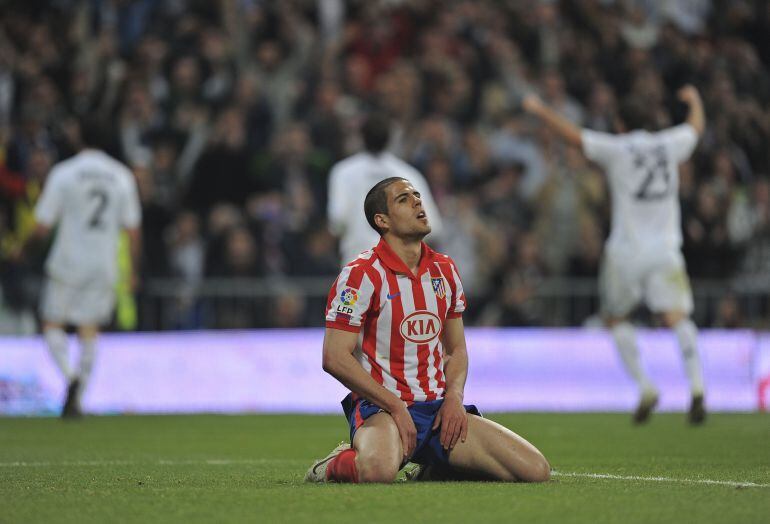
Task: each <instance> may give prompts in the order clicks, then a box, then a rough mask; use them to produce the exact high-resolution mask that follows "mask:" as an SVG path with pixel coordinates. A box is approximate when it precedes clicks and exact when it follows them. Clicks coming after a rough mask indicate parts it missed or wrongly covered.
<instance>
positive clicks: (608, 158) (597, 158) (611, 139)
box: [580, 129, 620, 166]
mask: <svg viewBox="0 0 770 524" xmlns="http://www.w3.org/2000/svg"><path fill="white" fill-rule="evenodd" d="M580 138H581V140H582V142H583V154H584V155H585V156H586V158H588V159H589V160H592V161H593V162H596V163H597V164H599V165H602V166H606V165H608V164H610V163H611V162H612V161H613V160H614V159H615V157H616V155H617V152H618V149H619V148H620V140H619V139H618V137H616V136H615V135H611V134H609V133H600V132H598V131H591V130H590V129H583V130H581V131H580Z"/></svg>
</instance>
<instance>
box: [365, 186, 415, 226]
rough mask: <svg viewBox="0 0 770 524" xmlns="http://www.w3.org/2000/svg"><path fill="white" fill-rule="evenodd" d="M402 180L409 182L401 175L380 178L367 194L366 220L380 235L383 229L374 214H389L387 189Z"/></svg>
mask: <svg viewBox="0 0 770 524" xmlns="http://www.w3.org/2000/svg"><path fill="white" fill-rule="evenodd" d="M401 180H403V181H405V182H409V181H408V180H407V179H406V178H403V177H400V176H392V177H390V178H386V179H384V180H380V181H379V182H377V183H376V184H375V185H374V187H372V188H371V189H370V190H369V192H368V193H367V194H366V198H365V199H364V214H365V215H366V221H367V222H369V225H370V226H372V228H373V229H374V230H375V231H377V233H379V234H380V235H382V230H381V229H380V228H379V227H377V224H376V223H375V222H374V216H375V215H380V214H383V215H387V214H388V193H387V189H388V187H389V186H390V185H391V184H393V183H395V182H399V181H401Z"/></svg>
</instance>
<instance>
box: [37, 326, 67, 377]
mask: <svg viewBox="0 0 770 524" xmlns="http://www.w3.org/2000/svg"><path fill="white" fill-rule="evenodd" d="M43 338H44V339H45V343H46V347H47V348H48V353H50V355H51V358H52V359H53V361H54V362H55V363H56V367H58V368H59V371H61V374H62V376H63V377H64V380H65V381H66V382H67V384H69V383H70V381H71V380H72V378H73V373H72V368H71V367H70V362H69V351H68V349H69V348H68V341H67V333H66V332H65V331H64V325H63V324H60V323H58V322H47V321H44V322H43Z"/></svg>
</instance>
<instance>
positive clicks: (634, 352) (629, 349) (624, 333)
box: [610, 322, 656, 394]
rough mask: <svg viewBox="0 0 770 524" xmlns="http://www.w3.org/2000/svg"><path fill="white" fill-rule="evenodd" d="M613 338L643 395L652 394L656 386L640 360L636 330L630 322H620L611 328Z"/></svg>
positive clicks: (627, 368)
mask: <svg viewBox="0 0 770 524" xmlns="http://www.w3.org/2000/svg"><path fill="white" fill-rule="evenodd" d="M610 331H611V332H612V338H613V339H614V340H615V347H616V348H617V349H618V353H620V358H621V359H622V360H623V364H624V365H625V367H626V371H627V372H628V374H629V375H631V378H632V379H634V381H635V382H636V385H637V386H639V390H640V391H641V392H642V394H645V393H652V392H654V391H656V390H655V386H653V385H652V382H650V380H649V379H648V378H647V375H645V373H644V370H643V369H642V362H641V359H640V358H639V348H638V347H637V345H636V330H635V329H634V327H633V326H632V325H631V324H630V323H628V322H620V323H619V324H615V325H614V326H613V327H612V328H610Z"/></svg>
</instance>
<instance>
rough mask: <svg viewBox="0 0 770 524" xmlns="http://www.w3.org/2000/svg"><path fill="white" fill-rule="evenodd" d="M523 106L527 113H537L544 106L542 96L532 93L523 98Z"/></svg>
mask: <svg viewBox="0 0 770 524" xmlns="http://www.w3.org/2000/svg"><path fill="white" fill-rule="evenodd" d="M521 107H522V109H524V111H526V112H527V113H535V114H536V113H537V112H538V111H539V110H540V109H541V108H542V107H543V101H542V100H540V97H539V96H537V95H535V94H533V93H530V94H528V95H526V96H524V98H522V100H521Z"/></svg>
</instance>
